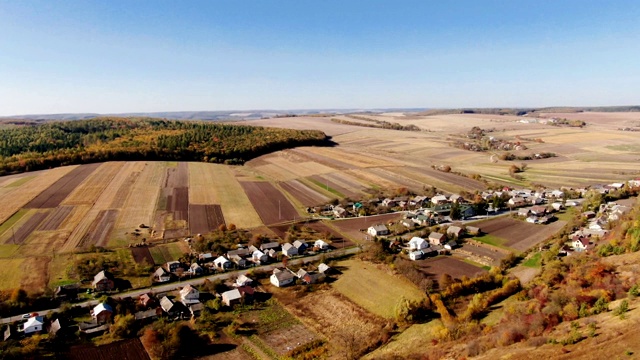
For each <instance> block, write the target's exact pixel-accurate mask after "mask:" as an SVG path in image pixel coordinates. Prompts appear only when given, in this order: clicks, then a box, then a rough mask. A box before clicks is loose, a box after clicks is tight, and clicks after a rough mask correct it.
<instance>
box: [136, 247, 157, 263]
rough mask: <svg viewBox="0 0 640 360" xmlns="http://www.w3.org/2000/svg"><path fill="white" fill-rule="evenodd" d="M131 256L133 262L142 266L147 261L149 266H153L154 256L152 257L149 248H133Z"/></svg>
mask: <svg viewBox="0 0 640 360" xmlns="http://www.w3.org/2000/svg"><path fill="white" fill-rule="evenodd" d="M131 255H133V260H134V261H135V262H136V263H138V264H140V263H143V262H145V261H146V263H147V264H153V263H154V261H153V256H151V252H150V251H149V248H148V247H147V246H141V247H132V248H131Z"/></svg>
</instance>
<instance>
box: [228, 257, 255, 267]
mask: <svg viewBox="0 0 640 360" xmlns="http://www.w3.org/2000/svg"><path fill="white" fill-rule="evenodd" d="M229 260H230V261H231V262H232V263H234V264H236V266H237V267H238V268H240V269H244V268H246V267H248V266H249V265H251V264H250V263H249V260H247V259H245V258H244V257H241V256H240V255H231V256H230V257H229Z"/></svg>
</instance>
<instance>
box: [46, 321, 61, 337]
mask: <svg viewBox="0 0 640 360" xmlns="http://www.w3.org/2000/svg"><path fill="white" fill-rule="evenodd" d="M60 330H62V324H60V319H59V318H58V319H56V320H55V321H53V322H51V324H50V325H49V331H48V332H49V335H52V336H55V335H56V334H58V332H60Z"/></svg>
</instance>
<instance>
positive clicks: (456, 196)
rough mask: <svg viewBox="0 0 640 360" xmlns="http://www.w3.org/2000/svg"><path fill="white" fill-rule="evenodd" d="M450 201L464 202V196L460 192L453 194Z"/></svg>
mask: <svg viewBox="0 0 640 360" xmlns="http://www.w3.org/2000/svg"><path fill="white" fill-rule="evenodd" d="M449 202H452V203H461V202H464V198H463V197H462V196H460V195H458V194H453V195H451V196H449Z"/></svg>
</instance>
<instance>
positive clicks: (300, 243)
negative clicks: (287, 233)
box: [293, 240, 309, 255]
mask: <svg viewBox="0 0 640 360" xmlns="http://www.w3.org/2000/svg"><path fill="white" fill-rule="evenodd" d="M293 246H294V247H295V248H296V249H298V255H302V254H304V252H305V251H307V248H308V247H309V245H307V243H306V242H304V241H300V240H296V241H294V242H293Z"/></svg>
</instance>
